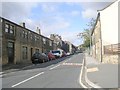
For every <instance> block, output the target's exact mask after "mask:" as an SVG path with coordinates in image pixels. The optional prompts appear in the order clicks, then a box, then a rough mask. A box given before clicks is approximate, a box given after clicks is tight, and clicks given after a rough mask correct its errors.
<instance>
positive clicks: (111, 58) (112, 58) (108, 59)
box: [103, 55, 119, 64]
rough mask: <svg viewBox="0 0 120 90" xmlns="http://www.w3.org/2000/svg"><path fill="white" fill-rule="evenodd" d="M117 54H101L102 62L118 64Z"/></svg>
mask: <svg viewBox="0 0 120 90" xmlns="http://www.w3.org/2000/svg"><path fill="white" fill-rule="evenodd" d="M118 59H119V58H118V55H103V63H110V64H118Z"/></svg>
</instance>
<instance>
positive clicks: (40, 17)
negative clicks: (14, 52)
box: [2, 2, 110, 45]
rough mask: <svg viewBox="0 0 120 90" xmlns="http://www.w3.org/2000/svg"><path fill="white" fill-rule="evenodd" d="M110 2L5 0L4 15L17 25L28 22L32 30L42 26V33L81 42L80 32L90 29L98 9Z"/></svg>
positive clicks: (27, 24) (75, 42)
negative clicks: (8, 0) (88, 25)
mask: <svg viewBox="0 0 120 90" xmlns="http://www.w3.org/2000/svg"><path fill="white" fill-rule="evenodd" d="M109 4H110V2H2V17H5V18H6V19H9V20H11V21H13V22H15V23H17V24H19V23H20V22H25V23H26V27H27V28H28V29H30V30H32V31H35V30H36V27H40V29H41V33H42V35H44V36H46V37H49V35H50V34H59V35H61V36H62V39H63V40H67V41H70V42H71V43H73V44H74V45H80V44H81V43H82V40H80V39H79V38H78V37H77V34H78V33H79V32H82V31H83V30H84V29H85V28H87V26H86V24H88V22H89V21H90V19H91V18H96V16H97V10H100V9H103V8H104V7H106V6H107V5H109Z"/></svg>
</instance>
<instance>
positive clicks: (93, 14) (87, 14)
mask: <svg viewBox="0 0 120 90" xmlns="http://www.w3.org/2000/svg"><path fill="white" fill-rule="evenodd" d="M96 15H97V11H96V10H92V9H86V10H85V11H82V17H83V18H95V17H96Z"/></svg>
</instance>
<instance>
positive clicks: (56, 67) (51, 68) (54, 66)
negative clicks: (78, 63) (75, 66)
mask: <svg viewBox="0 0 120 90" xmlns="http://www.w3.org/2000/svg"><path fill="white" fill-rule="evenodd" d="M58 66H60V64H58V65H56V66H54V67H52V68H50V70H52V69H55V68H57V67H58Z"/></svg>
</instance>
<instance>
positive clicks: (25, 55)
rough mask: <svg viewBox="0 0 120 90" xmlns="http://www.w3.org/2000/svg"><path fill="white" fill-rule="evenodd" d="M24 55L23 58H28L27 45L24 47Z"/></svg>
mask: <svg viewBox="0 0 120 90" xmlns="http://www.w3.org/2000/svg"><path fill="white" fill-rule="evenodd" d="M22 57H23V59H27V47H25V46H23V47H22Z"/></svg>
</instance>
